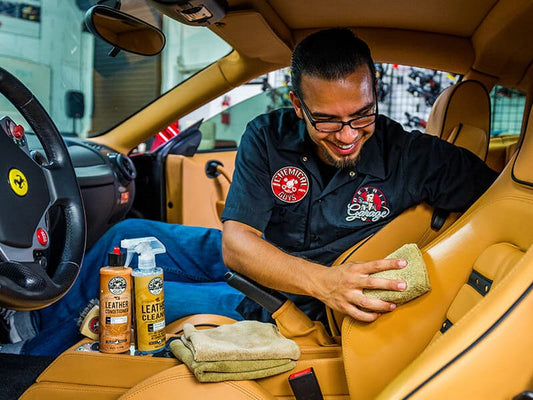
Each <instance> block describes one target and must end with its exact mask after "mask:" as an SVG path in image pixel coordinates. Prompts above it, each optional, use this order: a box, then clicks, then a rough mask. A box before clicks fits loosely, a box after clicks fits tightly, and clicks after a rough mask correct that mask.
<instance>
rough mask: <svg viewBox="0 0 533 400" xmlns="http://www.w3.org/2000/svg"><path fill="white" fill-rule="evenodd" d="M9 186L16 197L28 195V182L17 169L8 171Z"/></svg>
mask: <svg viewBox="0 0 533 400" xmlns="http://www.w3.org/2000/svg"><path fill="white" fill-rule="evenodd" d="M9 185H10V186H11V189H12V190H13V191H14V192H15V194H16V195H17V196H20V197H22V196H26V193H28V180H27V179H26V176H25V175H24V174H23V173H22V171H21V170H19V169H16V168H12V169H11V170H10V171H9Z"/></svg>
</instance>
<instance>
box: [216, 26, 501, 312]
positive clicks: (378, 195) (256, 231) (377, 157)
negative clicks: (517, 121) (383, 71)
mask: <svg viewBox="0 0 533 400" xmlns="http://www.w3.org/2000/svg"><path fill="white" fill-rule="evenodd" d="M291 73H292V84H293V91H292V92H290V99H291V102H292V105H293V108H294V109H293V110H288V109H284V110H278V111H274V112H272V113H270V114H268V115H263V116H260V117H258V118H256V119H255V120H254V121H252V122H251V123H250V124H249V125H248V127H247V130H246V132H245V134H244V136H243V138H242V140H241V144H240V147H239V152H238V155H237V160H236V166H235V174H234V179H233V183H232V185H231V188H230V192H229V195H228V198H227V201H226V206H225V209H224V213H223V220H224V231H223V232H224V234H223V256H224V261H225V264H226V265H227V266H228V267H229V268H231V269H233V270H235V271H237V272H240V273H242V274H243V275H246V276H248V277H250V278H252V279H254V280H256V281H257V282H259V283H261V284H263V285H264V286H267V287H271V288H274V289H278V290H281V291H284V292H287V293H293V294H296V295H299V296H292V298H293V299H294V300H295V301H296V302H297V304H298V305H299V306H300V307H301V308H302V309H303V310H304V311H305V312H306V313H307V314H309V315H310V316H311V317H312V318H314V319H321V320H324V319H325V317H324V307H323V306H322V304H321V303H324V304H326V305H328V306H329V307H331V308H333V309H335V310H338V311H340V312H342V313H345V314H348V315H351V316H352V317H353V318H356V319H359V320H363V321H373V320H375V319H376V318H378V317H379V315H381V313H383V312H387V311H392V310H393V309H394V308H395V305H394V304H391V303H387V302H384V301H381V300H377V299H370V298H367V297H366V296H364V295H363V289H365V288H374V289H388V290H404V289H405V282H402V281H394V280H386V279H377V278H369V276H368V275H369V274H371V273H373V272H377V271H382V270H386V269H393V268H402V267H403V266H404V265H405V261H404V260H380V261H373V262H370V263H358V264H354V263H350V264H344V265H340V266H335V267H328V266H329V265H331V263H332V262H333V261H334V260H335V259H336V258H337V257H338V256H339V255H340V254H341V253H342V252H343V251H344V250H346V249H347V248H349V247H350V246H351V245H353V244H354V243H357V242H358V241H360V240H361V239H363V238H365V237H367V236H368V235H370V234H372V233H374V232H376V231H377V230H378V229H380V228H381V227H382V226H383V225H385V224H386V223H387V222H389V221H390V220H391V219H393V218H394V217H396V216H397V215H398V214H400V213H401V212H402V211H404V210H405V209H407V208H409V207H410V206H412V205H415V204H418V203H421V202H424V201H425V202H427V203H429V204H430V205H433V206H435V207H439V208H444V209H446V210H450V211H457V210H465V209H466V208H467V207H468V206H469V205H470V204H472V203H473V202H474V200H475V199H476V198H477V197H479V195H480V194H481V193H483V192H484V191H485V190H486V189H487V187H488V186H489V185H490V184H491V183H492V181H493V180H494V178H495V176H496V174H495V173H494V172H493V171H492V170H490V169H489V168H487V167H486V166H485V165H484V164H483V163H482V162H481V160H479V158H477V157H476V156H474V155H473V154H471V153H469V152H468V151H465V150H463V149H459V148H456V147H454V146H452V145H450V144H448V143H446V142H443V141H441V140H440V139H438V138H436V137H433V136H430V135H424V134H421V133H420V132H417V133H407V132H405V131H404V130H403V129H402V128H401V126H400V125H399V124H397V123H395V122H393V121H391V120H390V119H388V118H386V117H385V116H380V115H378V110H377V97H376V80H375V70H374V63H373V61H372V58H371V56H370V50H369V48H368V46H367V45H366V44H365V43H364V42H363V41H361V40H360V39H358V38H356V37H355V36H354V35H353V33H352V32H351V31H350V30H348V29H330V30H325V31H321V32H318V33H315V34H313V35H310V36H308V37H307V38H306V39H304V40H303V41H302V42H301V43H300V44H299V45H298V46H297V47H296V49H295V51H294V53H293V58H292V66H291ZM287 179H289V180H290V179H296V180H297V181H298V182H299V189H298V191H297V192H295V193H290V192H288V191H287V190H285V189H284V188H283V185H281V186H280V184H279V183H280V182H283V181H284V180H287ZM362 309H365V310H366V311H363V310H362ZM240 311H241V313H243V315H245V317H247V318H254V317H255V318H257V314H254V313H257V312H258V308H257V306H256V305H255V304H252V303H251V302H248V301H245V302H244V303H243V304H241V306H240ZM263 318H264V316H263Z"/></svg>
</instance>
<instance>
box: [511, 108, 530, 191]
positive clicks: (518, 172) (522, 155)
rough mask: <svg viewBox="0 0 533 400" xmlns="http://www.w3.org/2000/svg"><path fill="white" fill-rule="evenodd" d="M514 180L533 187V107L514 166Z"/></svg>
mask: <svg viewBox="0 0 533 400" xmlns="http://www.w3.org/2000/svg"><path fill="white" fill-rule="evenodd" d="M513 179H514V180H515V181H517V182H519V183H522V184H524V185H527V186H531V187H533V107H532V108H530V110H529V118H528V121H527V125H526V130H525V132H524V136H523V138H522V142H521V144H520V147H519V149H518V154H517V156H516V160H515V162H514V165H513Z"/></svg>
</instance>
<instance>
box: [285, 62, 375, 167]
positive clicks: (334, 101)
mask: <svg viewBox="0 0 533 400" xmlns="http://www.w3.org/2000/svg"><path fill="white" fill-rule="evenodd" d="M373 85H374V79H373V77H372V76H371V74H370V71H369V69H368V67H367V66H366V65H365V66H362V67H360V68H358V69H356V70H355V71H354V72H353V73H352V74H351V75H348V76H347V77H346V78H345V79H340V80H334V81H330V80H325V79H321V78H317V77H312V76H309V75H305V74H304V75H302V80H301V92H302V96H303V98H302V99H301V100H303V102H304V104H302V102H301V101H300V99H299V98H298V97H297V96H296V94H295V93H294V92H291V93H290V97H291V101H292V104H293V107H294V109H295V111H296V114H297V115H298V117H300V118H302V119H303V120H304V121H305V124H306V126H307V132H308V133H309V136H310V138H311V140H312V141H313V142H314V143H315V144H316V149H317V154H318V157H319V158H320V159H321V160H322V161H323V162H324V163H326V164H328V165H331V166H334V167H336V168H350V167H353V166H355V165H356V164H357V162H358V160H359V155H360V153H361V148H362V147H363V144H364V143H365V142H366V141H367V140H368V139H369V138H370V136H372V134H373V133H374V129H375V124H374V123H371V124H370V125H368V126H366V127H364V128H356V129H354V128H352V127H351V126H349V125H344V126H343V127H342V129H341V130H340V131H338V132H329V133H326V132H320V131H319V130H317V129H315V128H314V127H313V124H312V123H311V122H310V119H309V116H308V115H307V114H310V117H311V118H312V119H313V121H314V123H315V124H316V123H317V122H321V121H344V122H346V121H349V120H352V119H354V118H358V117H364V116H368V115H369V114H372V113H374V112H375V109H374V107H375V100H376V99H375V96H374V86H373ZM303 107H307V110H308V113H307V114H306V112H305V110H304V109H303ZM357 124H358V123H357V122H356V123H354V125H357ZM317 127H318V126H317Z"/></svg>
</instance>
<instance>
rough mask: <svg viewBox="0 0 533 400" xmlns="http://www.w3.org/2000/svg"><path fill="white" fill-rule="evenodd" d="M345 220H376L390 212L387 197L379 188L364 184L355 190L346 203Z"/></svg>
mask: <svg viewBox="0 0 533 400" xmlns="http://www.w3.org/2000/svg"><path fill="white" fill-rule="evenodd" d="M346 213H347V215H346V221H348V222H350V221H354V220H356V219H359V220H361V221H363V222H377V221H379V220H380V219H383V218H385V217H386V216H388V215H389V214H390V210H389V208H387V199H386V198H385V195H384V194H383V192H382V191H381V190H379V189H378V188H375V187H373V186H365V187H362V188H360V189H359V190H358V191H357V192H355V194H354V196H353V198H352V202H351V203H350V204H348V209H347V212H346Z"/></svg>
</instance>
